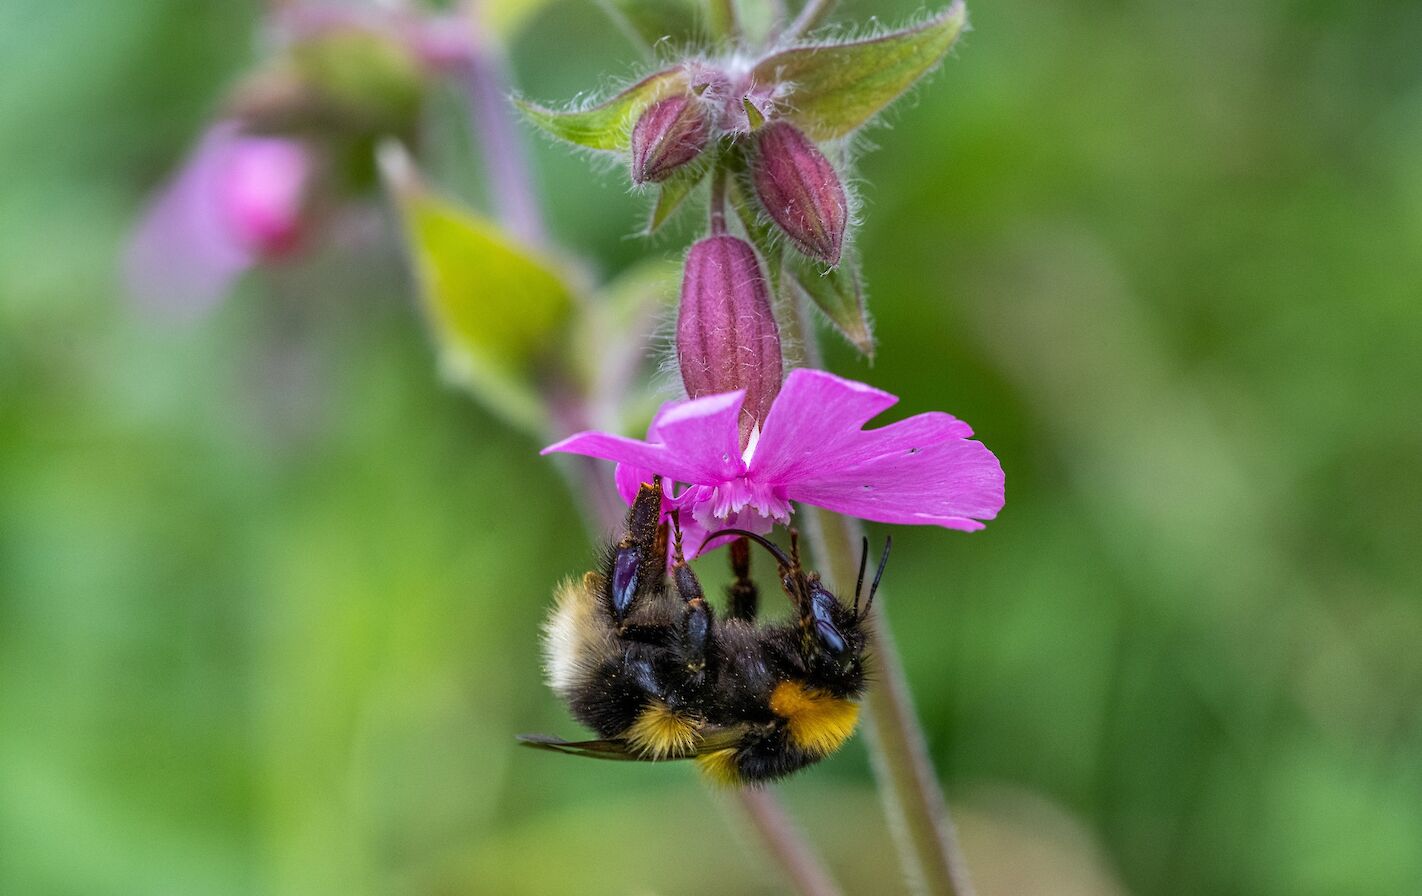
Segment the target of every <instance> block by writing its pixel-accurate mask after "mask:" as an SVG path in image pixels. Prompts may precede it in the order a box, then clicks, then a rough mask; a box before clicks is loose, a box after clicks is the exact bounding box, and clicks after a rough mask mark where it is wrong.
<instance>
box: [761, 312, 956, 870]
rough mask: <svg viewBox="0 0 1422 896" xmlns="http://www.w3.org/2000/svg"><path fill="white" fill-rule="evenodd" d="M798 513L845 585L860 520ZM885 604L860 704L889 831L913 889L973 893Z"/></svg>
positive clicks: (796, 326)
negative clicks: (867, 680)
mask: <svg viewBox="0 0 1422 896" xmlns="http://www.w3.org/2000/svg"><path fill="white" fill-rule="evenodd" d="M792 290H793V287H792ZM789 306H790V307H789V308H788V309H787V310H788V311H789V312H790V313H789V314H787V315H785V319H786V321H787V322H788V326H787V327H786V328H785V329H786V330H787V331H789V332H788V333H787V335H789V336H790V337H791V339H792V340H793V341H794V342H795V343H798V345H799V346H800V351H801V354H802V358H803V360H805V361H806V362H808V363H810V364H813V365H815V366H820V364H821V363H822V362H821V357H822V356H821V354H820V349H819V342H818V338H817V334H816V332H815V328H814V325H813V321H812V320H810V311H809V308H808V303H807V302H806V301H805V297H804V296H798V297H796V298H794V299H792V301H791V302H790V303H789ZM801 512H802V513H803V514H804V516H805V523H806V532H807V534H808V535H809V538H810V544H811V547H812V548H813V549H814V552H815V557H816V559H817V561H818V562H819V563H820V565H821V567H822V571H823V572H824V573H825V574H826V575H827V577H828V579H829V581H830V582H832V583H834V584H835V585H836V586H837V587H839V588H844V587H846V583H849V582H853V581H854V580H855V578H856V576H857V575H858V572H859V564H858V557H859V554H860V550H861V544H862V539H863V537H864V526H863V524H861V523H860V522H859V521H858V520H856V519H852V518H850V517H844V516H840V515H839V514H836V513H831V512H830V511H827V510H823V509H821V508H818V507H809V506H804V507H802V508H801ZM887 604H888V601H886V600H885V599H884V592H883V590H882V589H881V590H880V591H879V593H878V596H877V597H876V598H875V601H874V608H873V612H872V618H871V619H870V620H869V654H870V657H871V662H872V663H873V669H874V674H873V675H872V676H871V678H870V683H869V692H868V694H867V695H866V696H865V705H866V708H867V709H868V720H867V721H868V729H869V734H870V737H869V756H870V759H871V761H872V762H873V766H874V775H875V777H876V778H877V779H878V782H879V796H880V799H881V800H882V801H883V804H884V812H885V814H886V815H887V816H888V820H889V830H890V833H892V835H893V838H894V845H895V847H897V849H898V853H899V861H900V863H901V864H902V865H903V867H904V870H905V873H906V874H907V875H908V876H909V880H910V883H911V884H912V885H913V887H914V890H915V892H918V893H923V894H931V896H973V885H972V880H971V879H970V878H969V876H968V865H967V862H966V860H965V859H964V858H963V853H962V849H961V847H960V846H959V845H958V837H957V832H956V831H955V829H954V826H953V820H952V818H951V817H950V816H949V814H948V803H947V801H946V800H945V799H944V797H943V787H942V785H940V784H939V783H938V776H937V774H936V773H935V771H934V769H933V762H932V760H931V759H930V757H929V754H928V742H927V740H926V739H925V737H924V734H923V726H922V725H921V724H920V723H919V720H918V714H917V712H915V710H914V707H913V695H912V694H911V693H910V692H909V685H908V676H907V675H906V674H905V672H904V664H903V660H902V658H900V656H899V652H898V647H897V646H896V645H895V643H894V637H893V633H892V632H891V631H890V630H889V620H888V618H887V612H886V610H885V607H886V606H887Z"/></svg>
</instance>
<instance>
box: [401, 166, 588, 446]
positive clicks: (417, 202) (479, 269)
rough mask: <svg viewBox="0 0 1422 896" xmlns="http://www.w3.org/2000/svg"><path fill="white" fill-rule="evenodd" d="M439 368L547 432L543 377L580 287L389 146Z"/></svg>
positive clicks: (525, 424)
mask: <svg viewBox="0 0 1422 896" xmlns="http://www.w3.org/2000/svg"><path fill="white" fill-rule="evenodd" d="M381 169H382V172H383V173H384V174H385V178H386V183H387V185H388V187H389V188H390V191H391V193H392V195H393V196H394V198H395V200H396V205H397V207H398V209H399V211H400V215H401V222H402V224H403V229H404V233H405V238H406V241H407V243H408V246H409V252H410V258H411V262H412V264H413V266H414V268H415V271H416V276H417V280H418V282H419V287H420V297H421V304H422V306H423V308H424V311H425V318H426V321H427V322H428V324H429V327H430V331H431V334H432V335H433V337H434V341H435V344H436V348H437V350H438V352H439V360H440V368H441V370H442V371H443V373H444V374H445V376H446V377H447V378H448V379H449V380H450V381H452V382H454V383H456V384H458V385H460V386H462V387H464V388H466V389H468V390H469V391H470V392H471V393H472V394H473V395H474V396H475V397H476V398H478V399H479V400H480V401H481V402H482V403H484V404H485V405H486V406H487V407H489V408H490V409H491V410H493V411H495V412H496V413H499V414H500V415H502V416H503V417H504V418H506V419H507V420H508V421H509V422H511V423H513V424H514V425H517V426H519V427H521V428H524V429H526V430H528V431H530V432H535V433H542V432H544V431H546V423H547V421H546V414H545V411H544V406H543V402H542V400H541V399H540V398H539V397H538V390H537V384H538V381H539V379H540V378H541V377H542V376H543V375H545V373H546V371H547V370H548V369H549V368H550V367H551V366H552V364H551V362H552V361H553V360H554V358H553V357H552V353H553V352H554V351H557V350H560V348H561V347H562V346H563V344H564V342H565V341H566V333H567V326H568V322H569V317H570V312H571V311H572V310H573V308H574V295H573V290H572V288H571V287H570V286H569V285H568V283H567V281H566V280H565V279H564V278H563V276H562V274H561V273H560V272H559V271H558V269H557V267H556V266H555V265H554V264H553V263H551V262H550V261H549V260H548V259H546V258H543V257H541V256H540V255H539V254H538V253H536V252H534V251H533V250H531V249H529V248H528V247H526V246H523V245H520V244H519V243H518V242H517V241H516V240H515V239H514V238H513V237H511V236H509V235H508V234H507V233H505V232H504V231H503V230H501V229H500V228H499V227H498V226H497V225H496V224H494V223H493V222H492V221H490V220H488V219H487V218H485V217H483V216H482V215H479V214H478V213H476V212H473V211H471V210H469V209H466V208H463V207H461V206H459V205H456V204H455V203H453V202H450V201H448V200H445V199H443V198H440V197H438V196H436V195H434V194H433V193H432V192H430V191H429V190H428V189H427V188H425V187H424V186H423V185H422V184H420V183H419V182H418V181H417V179H416V178H415V176H414V173H413V171H412V169H411V167H410V161H409V158H408V157H407V156H406V155H405V153H404V150H402V149H400V148H398V147H396V146H392V145H389V144H387V145H385V146H382V148H381Z"/></svg>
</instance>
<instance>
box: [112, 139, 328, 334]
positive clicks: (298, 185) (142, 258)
mask: <svg viewBox="0 0 1422 896" xmlns="http://www.w3.org/2000/svg"><path fill="white" fill-rule="evenodd" d="M314 168H315V161H314V159H313V157H312V156H311V154H310V152H309V150H308V149H307V148H306V147H305V145H304V144H302V143H300V142H297V141H295V140H288V139H285V138H279V137H252V136H248V135H246V134H244V133H242V126H241V124H239V123H238V122H236V121H220V122H218V123H216V124H214V125H213V126H212V127H210V128H209V129H208V131H207V133H206V134H204V135H203V138H202V140H200V141H199V142H198V145H197V147H196V148H195V149H194V150H193V151H192V153H191V154H190V155H189V156H188V158H187V160H186V161H185V162H184V164H183V165H182V166H181V167H180V168H179V169H178V171H177V172H176V173H175V174H174V176H173V178H172V179H171V180H170V181H169V182H168V184H167V185H166V186H165V187H163V188H162V189H161V190H160V191H158V193H157V194H156V195H155V197H154V199H153V201H152V202H151V203H150V204H149V206H148V209H147V211H146V212H145V213H144V215H143V218H142V219H141V220H140V221H139V222H138V226H137V227H136V228H135V229H134V232H133V235H132V237H131V239H130V241H129V244H128V247H127V249H126V250H125V253H124V262H123V263H124V278H125V280H126V282H127V286H128V289H129V291H130V292H131V293H133V295H134V297H135V298H136V299H138V300H139V301H142V302H143V303H145V304H148V305H151V306H155V307H161V308H166V309H169V310H173V311H179V310H186V311H189V312H195V311H198V310H201V309H202V308H206V307H209V306H211V305H212V304H214V303H215V302H216V301H217V300H218V299H220V298H221V297H222V296H223V295H224V294H225V293H226V292H227V289H228V288H229V287H230V286H231V284H232V281H233V280H235V279H236V278H237V277H238V276H239V275H240V274H241V273H242V272H243V271H245V270H247V269H248V268H250V267H252V266H253V265H255V264H259V263H261V262H264V261H271V260H274V259H276V258H277V257H278V256H285V255H288V254H290V253H291V251H292V250H293V249H295V248H297V247H298V246H299V244H300V243H301V241H302V238H303V237H304V236H305V233H306V230H307V225H308V223H309V222H308V221H307V219H306V216H305V214H304V206H305V204H306V202H305V201H306V198H307V192H308V190H309V187H310V181H311V179H312V175H313V172H314Z"/></svg>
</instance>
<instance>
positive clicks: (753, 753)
mask: <svg viewBox="0 0 1422 896" xmlns="http://www.w3.org/2000/svg"><path fill="white" fill-rule="evenodd" d="M661 495H662V488H661V482H660V480H657V479H654V480H653V482H651V483H644V484H643V485H642V487H641V489H640V490H639V492H638V494H637V497H636V499H635V500H634V501H633V504H632V506H631V508H630V509H629V510H628V514H627V522H626V527H625V530H624V533H623V535H622V538H621V539H620V540H618V541H616V542H614V543H613V544H612V545H610V546H609V548H608V550H607V552H606V554H605V556H604V558H603V562H602V564H601V569H600V570H599V571H595V572H588V573H587V574H585V575H584V576H583V577H582V579H581V580H579V581H567V582H564V583H563V584H562V585H560V586H559V587H558V589H557V592H556V603H555V606H554V608H553V611H552V613H551V615H550V616H549V619H548V622H547V624H546V625H545V628H544V652H545V659H546V669H547V676H548V683H549V686H550V687H551V688H552V689H553V691H554V693H556V694H557V695H558V696H559V697H560V698H562V699H563V700H564V702H566V703H567V705H568V707H569V709H570V710H571V711H572V714H573V716H574V717H575V718H576V719H577V720H578V721H580V722H582V723H583V724H584V725H586V726H588V727H589V728H591V729H593V730H594V731H596V732H597V733H598V735H599V738H600V739H598V740H586V741H576V742H572V741H565V740H560V739H558V738H555V737H549V736H545V735H524V736H522V737H521V738H520V740H521V741H522V742H523V743H525V744H527V745H528V746H532V747H537V748H539V749H544V750H552V751H556V752H562V753H570V754H573V755H579V756H586V757H593V758H599V759H615V760H626V761H660V760H672V759H690V760H694V761H695V762H696V763H697V764H698V765H699V766H700V767H701V768H702V770H703V771H704V772H706V773H707V774H708V775H709V776H710V777H711V778H713V779H714V780H716V781H719V782H721V783H724V784H729V785H759V784H764V783H766V782H768V781H773V780H775V779H777V778H781V777H784V776H786V775H789V774H791V773H792V772H795V771H798V770H800V769H802V768H804V767H806V766H808V765H812V764H814V763H816V762H818V761H819V760H821V759H823V758H824V757H826V756H828V755H829V754H831V753H833V752H834V751H835V750H837V749H839V747H840V746H841V745H842V744H843V743H844V742H845V741H846V740H847V739H848V738H849V736H850V735H851V734H852V733H853V732H854V727H855V724H856V722H857V721H858V718H859V699H860V697H861V696H863V693H864V688H865V669H864V665H865V654H864V649H865V642H866V640H867V633H866V628H865V620H866V618H867V616H868V613H869V607H870V606H871V604H872V602H873V599H874V592H875V591H876V590H877V589H878V585H879V579H880V578H881V577H882V576H883V573H884V566H885V564H886V563H887V562H888V556H889V546H888V544H886V545H885V548H884V554H883V557H882V558H881V559H880V562H879V568H878V571H877V572H876V574H875V576H874V581H873V583H872V584H871V586H870V588H869V596H868V599H867V600H866V601H865V603H864V606H863V608H862V609H861V608H860V605H859V595H860V592H861V591H862V590H863V586H864V572H865V564H866V561H867V559H868V541H867V539H866V541H865V551H864V556H863V557H862V558H861V560H860V566H859V582H858V585H857V586H856V588H855V593H854V603H853V604H852V605H851V606H845V605H844V604H843V603H841V602H840V600H839V599H838V598H837V597H835V595H834V594H833V593H831V592H830V591H829V589H828V588H826V587H825V585H824V584H823V583H822V582H821V580H820V577H819V575H818V574H817V573H814V572H806V571H805V570H804V569H803V568H802V567H801V565H800V560H799V551H798V545H797V541H796V539H795V533H794V532H793V531H792V532H791V548H790V553H789V555H788V556H787V555H786V553H785V552H784V551H782V550H781V549H780V547H778V546H777V545H775V544H774V543H772V542H770V541H768V540H767V539H765V538H763V537H761V536H759V535H756V534H753V533H750V532H745V531H742V530H739V529H723V530H721V531H720V532H716V533H713V534H712V535H711V536H709V538H714V537H718V536H726V535H731V536H736V540H735V541H733V542H732V543H731V546H730V549H729V554H730V558H731V569H732V574H733V576H734V581H733V582H732V584H731V585H730V586H729V587H728V589H727V592H728V593H727V603H726V611H725V614H724V616H722V617H719V618H718V616H717V614H716V613H715V611H714V610H713V608H712V607H711V605H710V604H709V603H708V602H707V600H706V597H705V595H704V594H703V592H702V590H701V584H700V582H699V581H698V580H697V578H696V574H695V573H694V572H692V569H691V567H690V566H688V565H687V563H686V561H685V559H684V558H683V556H682V545H681V532H680V528H679V527H678V526H677V525H676V521H675V517H673V520H672V522H671V525H670V526H668V525H667V524H663V523H659V518H660V510H661ZM669 540H672V547H673V563H672V568H671V571H670V576H668V571H667V563H666V557H667V553H668V551H667V549H668V541H669ZM752 541H754V542H756V543H758V544H760V545H761V546H762V547H764V548H765V549H766V550H767V551H769V552H770V553H771V554H772V555H773V556H774V558H775V560H776V563H777V572H778V577H779V579H780V585H781V587H782V589H783V590H784V591H785V594H786V595H787V596H788V597H789V599H790V602H791V605H792V607H793V609H794V614H793V618H792V619H791V620H789V621H787V622H784V623H778V624H769V625H758V624H757V622H756V613H757V607H758V603H759V591H758V589H757V587H756V585H755V583H754V582H753V581H751V578H750V542H752Z"/></svg>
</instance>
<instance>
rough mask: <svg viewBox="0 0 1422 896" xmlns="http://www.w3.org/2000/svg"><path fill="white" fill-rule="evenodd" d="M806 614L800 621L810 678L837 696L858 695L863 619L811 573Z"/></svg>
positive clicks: (861, 672) (807, 579)
mask: <svg viewBox="0 0 1422 896" xmlns="http://www.w3.org/2000/svg"><path fill="white" fill-rule="evenodd" d="M805 586H806V592H807V595H808V600H807V601H806V610H807V612H806V613H805V614H804V615H803V617H802V619H801V625H802V627H803V630H804V633H805V636H804V638H803V641H802V646H803V650H804V654H805V657H804V659H805V664H806V666H807V667H808V670H809V672H810V674H811V676H812V677H813V678H814V679H815V680H816V682H817V683H818V684H820V685H821V686H823V687H824V688H825V689H826V690H828V691H830V692H831V693H834V694H836V695H839V696H848V695H851V694H857V693H858V692H859V690H860V689H861V688H862V687H863V685H864V644H865V641H866V640H867V638H866V634H865V631H864V625H863V620H862V619H860V617H859V615H858V614H857V613H855V611H854V610H853V609H851V608H849V607H846V606H845V605H844V604H842V603H840V601H839V598H837V597H835V596H834V594H833V593H831V592H830V590H829V589H828V588H826V587H825V586H824V585H823V583H821V582H820V577H819V576H818V575H817V574H815V573H811V574H809V575H808V576H806V578H805Z"/></svg>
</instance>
